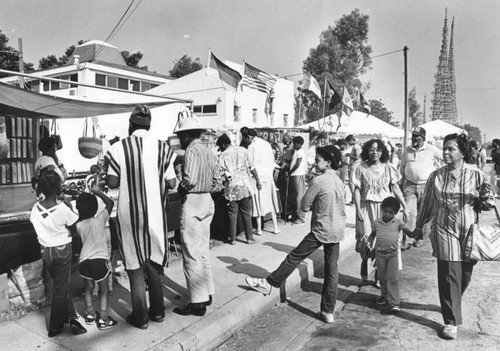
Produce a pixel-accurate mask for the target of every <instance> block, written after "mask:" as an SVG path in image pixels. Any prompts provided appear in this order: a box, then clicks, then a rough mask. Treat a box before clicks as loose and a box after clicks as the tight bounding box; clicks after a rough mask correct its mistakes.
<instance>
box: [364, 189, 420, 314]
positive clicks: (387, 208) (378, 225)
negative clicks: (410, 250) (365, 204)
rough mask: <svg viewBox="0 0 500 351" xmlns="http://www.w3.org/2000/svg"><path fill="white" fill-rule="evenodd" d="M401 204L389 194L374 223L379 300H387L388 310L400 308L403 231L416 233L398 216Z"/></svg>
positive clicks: (409, 234) (395, 310)
mask: <svg viewBox="0 0 500 351" xmlns="http://www.w3.org/2000/svg"><path fill="white" fill-rule="evenodd" d="M400 207H401V204H400V203H399V201H398V200H397V199H396V198H395V197H392V196H389V197H387V198H386V199H384V201H382V205H381V209H382V218H378V219H377V220H375V223H374V233H375V236H376V243H375V258H376V260H377V270H378V277H379V279H380V290H381V296H380V297H379V298H378V299H377V304H379V305H385V304H388V306H387V309H386V311H385V312H387V313H398V312H399V311H400V308H399V286H398V275H399V274H398V271H399V269H400V255H401V231H403V232H404V233H405V234H406V235H408V236H410V237H411V236H412V235H413V232H412V231H411V230H410V229H409V228H408V226H407V225H406V224H405V223H404V222H403V221H402V220H401V219H400V218H397V217H396V214H397V213H398V212H399V209H400Z"/></svg>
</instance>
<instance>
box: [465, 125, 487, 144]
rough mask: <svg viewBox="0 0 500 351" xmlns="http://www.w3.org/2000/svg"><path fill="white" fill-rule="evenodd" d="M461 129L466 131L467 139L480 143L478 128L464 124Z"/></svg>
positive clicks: (480, 137)
mask: <svg viewBox="0 0 500 351" xmlns="http://www.w3.org/2000/svg"><path fill="white" fill-rule="evenodd" d="M461 128H463V129H465V130H466V131H467V133H468V135H469V138H470V139H471V140H475V141H478V142H481V141H482V136H481V134H482V133H481V129H479V128H478V127H476V126H473V125H470V124H464V126H463V127H461Z"/></svg>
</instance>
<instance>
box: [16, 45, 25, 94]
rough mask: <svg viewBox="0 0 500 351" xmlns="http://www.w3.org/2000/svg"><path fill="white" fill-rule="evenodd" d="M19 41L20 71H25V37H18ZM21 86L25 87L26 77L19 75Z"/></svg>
mask: <svg viewBox="0 0 500 351" xmlns="http://www.w3.org/2000/svg"><path fill="white" fill-rule="evenodd" d="M17 43H18V47H19V48H18V53H17V55H18V59H19V73H24V60H23V38H18V39H17ZM19 86H20V87H21V89H24V77H23V76H19Z"/></svg>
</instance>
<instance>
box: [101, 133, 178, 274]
mask: <svg viewBox="0 0 500 351" xmlns="http://www.w3.org/2000/svg"><path fill="white" fill-rule="evenodd" d="M106 159H107V160H108V161H109V168H108V174H109V175H114V176H117V177H118V178H119V179H120V188H119V196H118V209H117V214H118V215H117V219H118V239H119V243H120V248H121V250H122V252H123V254H124V261H125V267H126V269H129V270H133V269H138V268H140V267H141V266H143V264H144V262H145V261H146V260H151V261H153V262H155V263H157V264H161V265H164V264H165V263H166V259H167V255H166V253H167V250H166V249H167V245H168V244H167V206H168V198H167V192H168V189H167V185H166V181H167V179H173V178H175V172H174V169H173V162H174V160H175V154H174V153H173V152H172V150H171V149H170V148H169V147H168V145H167V143H166V142H165V141H161V140H158V139H155V138H154V137H152V136H150V135H149V133H148V132H147V131H146V130H136V131H135V132H134V133H133V134H132V135H131V136H130V137H128V138H125V139H122V140H121V141H120V142H118V143H116V144H114V145H113V146H111V147H110V149H109V151H108V153H107V154H106Z"/></svg>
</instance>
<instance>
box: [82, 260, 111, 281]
mask: <svg viewBox="0 0 500 351" xmlns="http://www.w3.org/2000/svg"><path fill="white" fill-rule="evenodd" d="M110 272H111V265H110V263H109V260H106V259H104V258H94V259H91V260H85V261H83V262H80V275H81V276H82V277H83V278H85V279H89V280H93V281H95V282H100V281H101V280H103V279H106V278H107V276H108V275H109V273H110Z"/></svg>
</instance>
